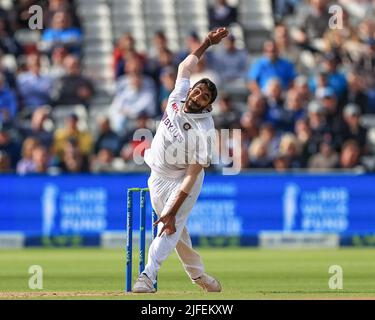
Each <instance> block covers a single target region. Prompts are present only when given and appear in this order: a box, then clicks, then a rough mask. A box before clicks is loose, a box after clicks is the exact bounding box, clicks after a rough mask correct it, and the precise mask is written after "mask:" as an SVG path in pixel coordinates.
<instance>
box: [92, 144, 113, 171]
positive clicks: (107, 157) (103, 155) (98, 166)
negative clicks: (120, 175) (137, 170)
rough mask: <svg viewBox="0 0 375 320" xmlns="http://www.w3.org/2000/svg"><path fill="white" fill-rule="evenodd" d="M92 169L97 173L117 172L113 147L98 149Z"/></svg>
mask: <svg viewBox="0 0 375 320" xmlns="http://www.w3.org/2000/svg"><path fill="white" fill-rule="evenodd" d="M92 171H93V172H95V173H110V172H116V171H117V168H116V166H115V165H114V155H113V150H112V149H107V148H102V149H100V150H99V151H98V153H97V156H96V157H95V160H94V161H93V163H92Z"/></svg>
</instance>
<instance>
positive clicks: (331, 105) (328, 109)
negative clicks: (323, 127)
mask: <svg viewBox="0 0 375 320" xmlns="http://www.w3.org/2000/svg"><path fill="white" fill-rule="evenodd" d="M315 96H316V99H317V100H316V101H317V102H318V103H319V104H320V105H321V106H322V108H323V110H324V113H325V119H326V121H327V125H328V126H329V128H330V131H331V133H332V134H333V135H334V136H335V137H337V138H338V137H339V136H340V134H341V130H342V126H343V120H342V116H341V112H340V109H339V106H338V100H337V98H336V95H335V92H334V91H333V89H332V88H330V87H325V88H319V89H318V90H317V91H316V95H315ZM337 138H336V139H334V141H333V143H334V144H336V146H338V145H339V144H340V142H339V140H338V139H337Z"/></svg>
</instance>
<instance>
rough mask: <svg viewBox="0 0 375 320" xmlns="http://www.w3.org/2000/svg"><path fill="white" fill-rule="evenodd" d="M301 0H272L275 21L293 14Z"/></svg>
mask: <svg viewBox="0 0 375 320" xmlns="http://www.w3.org/2000/svg"><path fill="white" fill-rule="evenodd" d="M300 2H301V0H272V11H273V16H274V19H275V21H277V22H278V21H281V20H282V19H283V18H284V17H286V16H288V15H290V14H293V13H294V12H295V7H296V6H297V5H298V4H299V3H300Z"/></svg>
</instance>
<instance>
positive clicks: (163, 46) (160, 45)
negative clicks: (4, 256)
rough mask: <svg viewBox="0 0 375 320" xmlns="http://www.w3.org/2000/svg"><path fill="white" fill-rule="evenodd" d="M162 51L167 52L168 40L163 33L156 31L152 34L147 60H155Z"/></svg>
mask: <svg viewBox="0 0 375 320" xmlns="http://www.w3.org/2000/svg"><path fill="white" fill-rule="evenodd" d="M163 50H169V48H168V39H167V36H166V35H165V32H164V31H162V30H158V31H156V32H155V33H154V37H153V39H152V47H151V48H150V51H149V58H150V59H157V57H158V56H159V54H160V52H162V51H163Z"/></svg>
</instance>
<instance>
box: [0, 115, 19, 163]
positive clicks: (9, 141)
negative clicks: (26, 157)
mask: <svg viewBox="0 0 375 320" xmlns="http://www.w3.org/2000/svg"><path fill="white" fill-rule="evenodd" d="M0 151H3V152H5V153H6V154H7V155H8V156H9V158H10V163H11V167H12V169H15V167H16V164H17V162H18V160H19V158H20V145H19V143H18V140H17V139H16V138H15V137H14V136H13V135H12V134H11V129H10V128H9V127H6V126H5V125H4V124H2V123H1V122H0Z"/></svg>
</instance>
